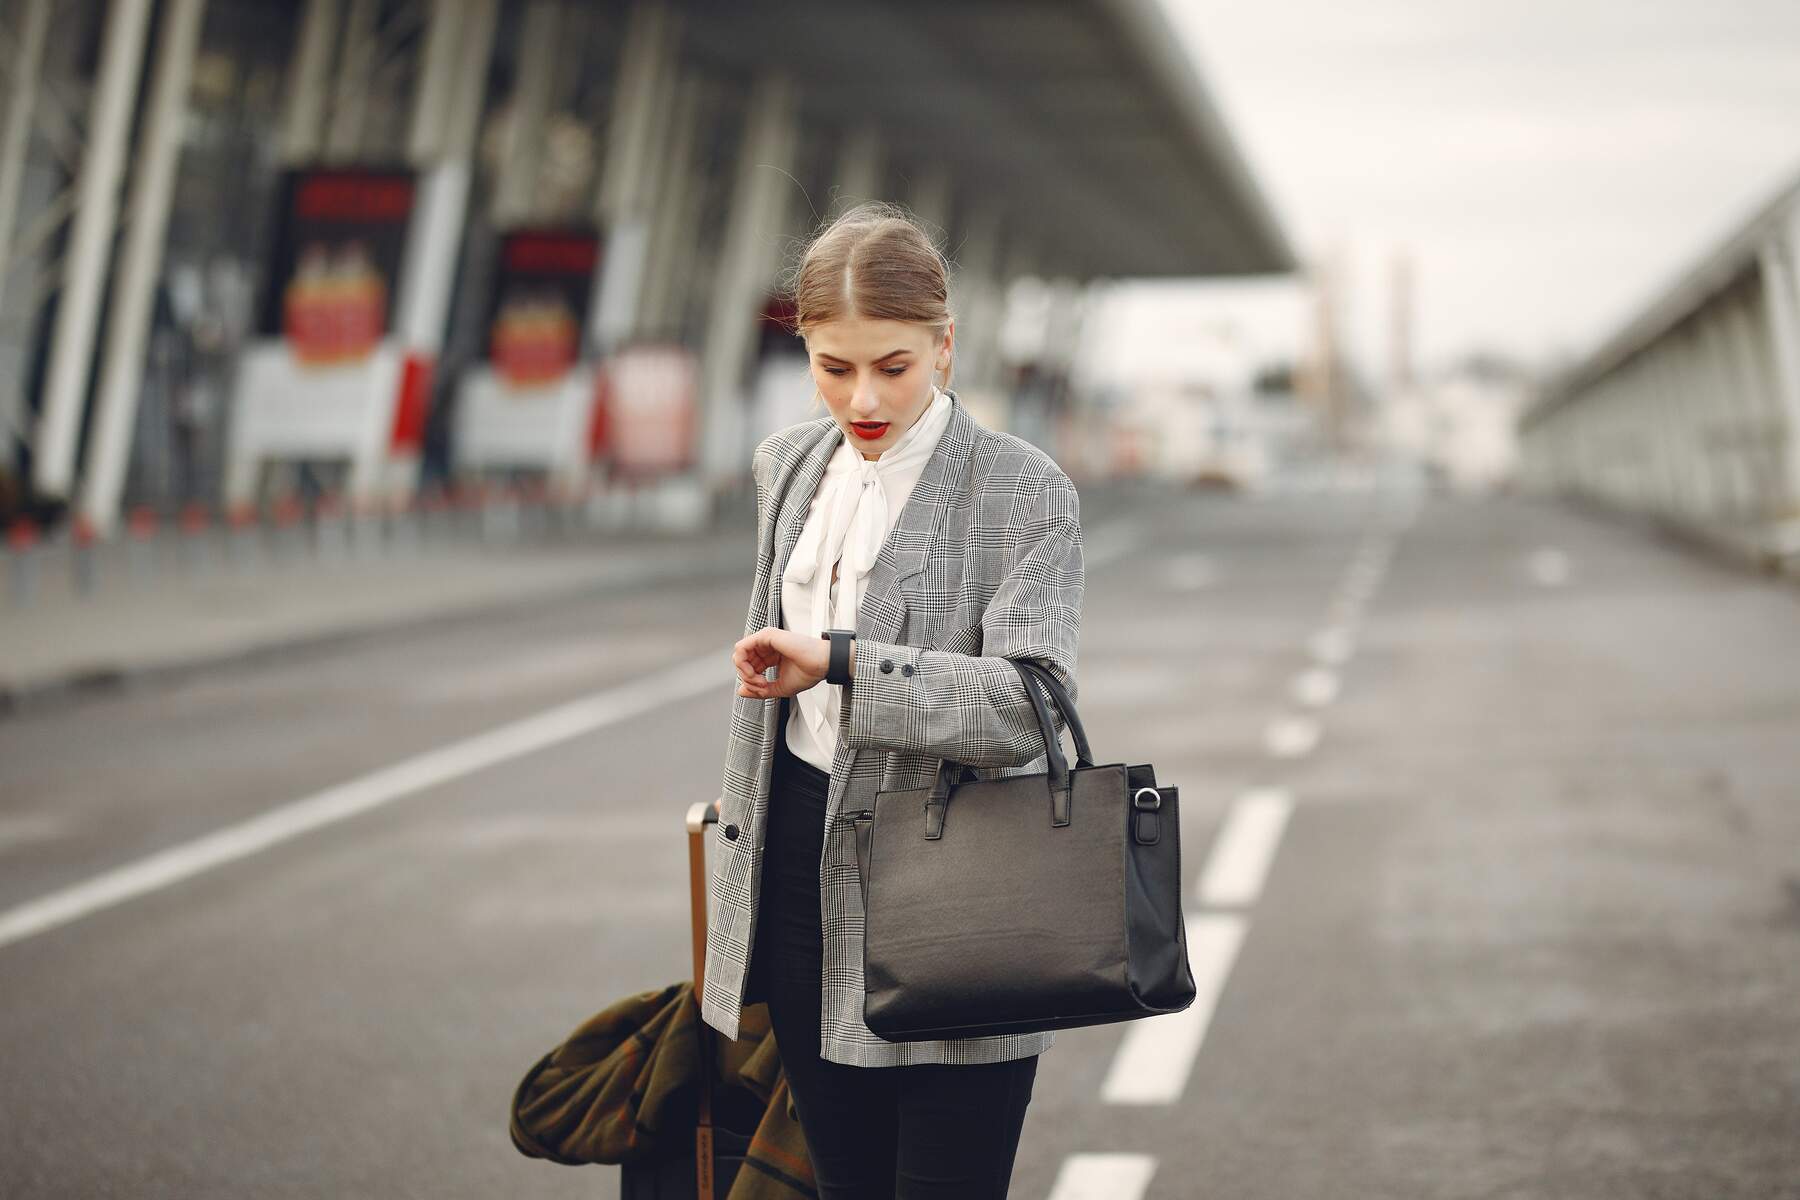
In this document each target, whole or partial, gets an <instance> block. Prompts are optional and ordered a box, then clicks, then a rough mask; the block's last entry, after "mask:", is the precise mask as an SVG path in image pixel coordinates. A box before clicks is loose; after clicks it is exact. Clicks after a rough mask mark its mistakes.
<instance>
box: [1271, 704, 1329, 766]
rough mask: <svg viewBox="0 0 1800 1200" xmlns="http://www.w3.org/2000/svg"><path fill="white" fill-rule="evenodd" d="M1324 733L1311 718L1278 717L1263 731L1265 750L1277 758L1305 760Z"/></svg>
mask: <svg viewBox="0 0 1800 1200" xmlns="http://www.w3.org/2000/svg"><path fill="white" fill-rule="evenodd" d="M1322 732H1323V730H1322V729H1321V727H1320V725H1319V723H1318V722H1317V721H1316V720H1314V719H1313V718H1311V717H1305V716H1294V715H1290V716H1284V717H1276V718H1275V719H1274V720H1273V721H1270V722H1269V727H1268V728H1267V729H1265V730H1263V748H1264V749H1266V750H1267V751H1268V752H1269V753H1270V754H1272V755H1274V756H1275V757H1276V758H1304V757H1305V756H1306V755H1308V754H1311V753H1312V752H1313V748H1314V747H1316V746H1317V745H1318V744H1319V736H1320V734H1321V733H1322Z"/></svg>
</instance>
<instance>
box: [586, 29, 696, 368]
mask: <svg viewBox="0 0 1800 1200" xmlns="http://www.w3.org/2000/svg"><path fill="white" fill-rule="evenodd" d="M680 40H681V26H680V22H679V15H678V14H677V13H676V12H674V11H673V10H672V9H671V8H670V7H669V6H668V5H667V4H664V3H661V2H660V0H639V2H638V4H637V5H636V6H635V7H633V8H632V10H631V17H630V19H629V22H628V23H627V26H626V30H625V38H624V43H623V45H622V46H621V47H620V56H621V57H620V60H619V61H620V70H619V80H618V85H617V88H616V90H615V91H614V93H613V107H612V116H611V119H610V122H609V127H608V137H607V143H606V159H605V162H604V163H603V165H602V168H601V174H600V186H599V191H598V194H597V196H596V200H595V217H596V220H597V222H598V224H599V226H600V229H601V231H602V233H603V235H604V236H605V238H606V252H605V254H604V255H603V256H602V258H601V262H600V272H599V276H598V277H597V278H596V279H595V281H594V303H593V304H592V305H591V306H590V308H591V311H592V316H591V318H590V321H589V325H590V332H591V333H592V336H593V340H594V342H595V344H596V345H597V346H598V347H599V348H600V350H601V351H602V353H605V352H608V351H610V350H611V349H612V348H613V347H615V346H617V345H618V344H620V343H621V342H624V341H626V340H627V339H629V338H630V337H631V336H632V334H633V333H635V332H636V329H637V326H638V322H639V308H640V297H641V294H642V291H643V280H644V273H645V262H646V259H647V258H648V254H649V244H650V239H651V236H652V229H651V227H652V224H653V222H652V219H651V218H652V213H653V211H654V208H655V206H656V204H657V196H656V188H657V185H658V183H659V179H658V175H659V164H660V162H661V160H662V157H663V155H664V153H665V145H664V143H665V142H666V140H667V139H666V137H665V136H664V127H665V123H666V121H667V119H668V116H669V109H670V108H671V107H672V97H673V94H674V88H675V73H676V63H677V51H678V48H679V46H680Z"/></svg>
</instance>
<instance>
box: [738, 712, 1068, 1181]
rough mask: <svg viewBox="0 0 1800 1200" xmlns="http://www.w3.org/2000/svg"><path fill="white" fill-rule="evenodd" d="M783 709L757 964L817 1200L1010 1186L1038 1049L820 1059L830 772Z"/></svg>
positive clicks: (754, 971) (754, 955)
mask: <svg viewBox="0 0 1800 1200" xmlns="http://www.w3.org/2000/svg"><path fill="white" fill-rule="evenodd" d="M787 715H788V702H787V701H785V700H784V701H783V702H782V705H781V721H780V724H779V726H778V730H779V735H778V737H777V739H776V742H775V774H774V779H773V781H772V785H771V789H770V799H769V833H768V839H767V842H768V844H767V848H766V850H765V852H764V857H763V881H762V888H761V891H760V897H761V898H760V901H759V903H760V909H759V912H758V914H757V933H756V946H755V947H754V949H753V950H752V953H751V971H752V975H753V977H754V978H755V979H756V981H757V985H758V987H757V991H758V994H760V995H761V996H762V997H763V998H764V999H765V1000H766V1001H767V1003H768V1006H769V1022H770V1024H771V1025H772V1026H773V1027H774V1031H775V1045H776V1048H777V1049H779V1050H780V1052H781V1064H782V1068H783V1069H784V1070H785V1071H786V1073H787V1079H788V1087H789V1088H790V1089H791V1090H792V1091H793V1094H794V1107H795V1109H796V1110H798V1112H799V1114H800V1127H801V1129H802V1131H803V1132H804V1133H805V1135H806V1149H807V1154H808V1156H809V1157H810V1158H811V1159H812V1165H813V1173H814V1175H815V1177H816V1178H817V1180H818V1186H819V1196H820V1198H821V1200H920V1198H923V1197H934V1198H936V1197H956V1198H957V1200H993V1198H999V1197H1004V1196H1005V1195H1006V1189H1007V1183H1008V1182H1009V1181H1010V1179H1011V1178H1012V1169H1013V1157H1014V1155H1015V1154H1016V1153H1017V1151H1018V1148H1019V1133H1020V1130H1021V1129H1022V1128H1023V1127H1024V1124H1025V1108H1026V1105H1028V1104H1029V1103H1030V1102H1031V1087H1032V1083H1033V1081H1034V1079H1035V1078H1036V1076H1037V1061H1038V1060H1037V1055H1035V1054H1033V1055H1029V1056H1027V1057H1024V1058H1015V1059H1011V1060H1009V1061H1006V1062H998V1063H969V1064H949V1063H916V1064H913V1065H910V1066H903V1067H853V1066H847V1065H845V1064H843V1063H835V1062H831V1061H829V1060H828V1059H824V1058H821V1057H819V1003H820V997H819V989H820V976H821V973H822V968H823V957H824V955H823V947H822V945H821V933H820V929H819V857H820V855H821V854H822V853H823V851H824V837H825V796H826V789H827V787H828V786H829V785H830V782H831V777H830V776H829V775H827V774H826V773H825V772H823V771H821V770H819V769H818V768H817V767H815V766H813V765H812V764H811V763H809V762H807V761H805V760H804V759H801V758H798V757H796V756H795V755H794V754H793V753H792V752H791V751H790V750H789V749H788V746H787V738H786V729H787Z"/></svg>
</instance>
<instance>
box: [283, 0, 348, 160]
mask: <svg viewBox="0 0 1800 1200" xmlns="http://www.w3.org/2000/svg"><path fill="white" fill-rule="evenodd" d="M338 4H339V0H307V3H306V13H305V15H304V16H302V17H301V18H300V40H299V41H298V42H297V43H296V44H295V47H294V57H293V61H292V62H291V63H290V64H289V66H288V95H287V111H286V112H285V113H284V114H283V116H282V130H281V157H282V161H284V162H289V163H297V162H305V161H307V160H308V159H312V158H316V157H318V154H319V147H320V146H321V145H322V144H323V142H324V133H325V89H326V82H327V80H329V78H330V76H331V52H332V49H333V48H334V46H335V44H336V41H337V32H338Z"/></svg>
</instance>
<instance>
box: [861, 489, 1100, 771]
mask: <svg viewBox="0 0 1800 1200" xmlns="http://www.w3.org/2000/svg"><path fill="white" fill-rule="evenodd" d="M1014 527H1015V529H1017V530H1018V536H1017V538H1016V539H1014V540H1013V541H1012V544H1011V548H1010V549H1009V550H1008V551H1006V560H1007V561H1006V568H1005V575H1004V577H1003V578H1002V580H1001V582H1000V584H999V586H998V587H997V588H996V589H995V591H994V594H993V597H992V598H991V599H990V600H989V602H988V605H987V607H986V609H985V610H984V611H983V613H982V617H981V631H982V650H983V651H984V653H982V654H979V655H973V654H958V653H955V652H954V651H949V650H930V649H925V648H923V647H919V646H908V645H903V644H901V643H898V642H881V641H864V640H863V639H861V638H858V639H857V640H856V675H855V678H854V679H852V680H851V682H850V685H849V686H848V687H847V688H845V689H844V696H845V701H846V703H847V704H848V706H849V710H850V717H849V731H848V733H847V734H846V735H845V736H846V737H847V738H848V740H849V744H850V745H851V746H852V747H855V748H858V749H861V748H866V747H878V748H881V749H884V750H899V751H906V752H909V753H914V754H927V755H931V756H933V757H937V758H947V759H950V760H951V761H953V762H960V763H966V764H968V765H969V766H971V767H1019V766H1024V765H1026V764H1027V763H1030V762H1031V761H1032V760H1033V759H1037V758H1041V757H1043V755H1044V753H1045V747H1044V739H1043V736H1042V735H1041V734H1040V733H1039V730H1038V723H1037V713H1036V710H1035V709H1034V708H1033V707H1032V703H1031V698H1030V697H1029V696H1028V695H1027V694H1026V692H1025V683H1024V680H1022V679H1021V678H1020V677H1019V672H1018V670H1017V669H1016V668H1015V667H1013V666H1012V664H1011V663H1010V662H1008V661H1007V660H1008V659H1014V658H1032V659H1036V660H1038V661H1039V662H1041V663H1043V664H1044V665H1045V666H1046V667H1048V668H1049V670H1050V672H1051V673H1052V674H1054V675H1055V676H1056V677H1057V679H1058V680H1059V681H1061V683H1062V685H1063V686H1064V687H1065V688H1067V689H1068V692H1069V697H1070V699H1072V700H1073V699H1076V698H1077V696H1076V688H1075V655H1076V648H1077V644H1078V642H1079V640H1080V637H1081V597H1082V590H1083V588H1084V586H1085V583H1086V580H1085V576H1084V573H1083V568H1082V549H1081V505H1080V498H1079V496H1078V495H1077V494H1076V491H1075V485H1074V484H1073V483H1071V482H1070V480H1069V478H1068V476H1067V475H1065V474H1063V473H1061V472H1060V471H1057V472H1054V473H1053V475H1052V476H1051V477H1050V478H1047V479H1045V480H1044V482H1043V485H1042V487H1041V488H1039V489H1036V495H1035V497H1034V499H1033V500H1032V501H1031V502H1030V503H1029V504H1028V505H1027V506H1025V509H1024V511H1022V512H1020V513H1019V514H1018V520H1017V522H1016V524H1015V526H1014ZM884 662H885V663H891V664H892V665H891V667H890V668H889V669H887V670H883V669H882V667H881V664H883V663H884ZM907 668H911V669H910V670H908V669H907ZM1051 713H1052V716H1053V718H1054V719H1055V720H1056V722H1057V724H1058V726H1062V725H1064V724H1065V722H1064V721H1063V720H1062V714H1060V713H1058V712H1056V708H1055V705H1054V704H1052V705H1051Z"/></svg>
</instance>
